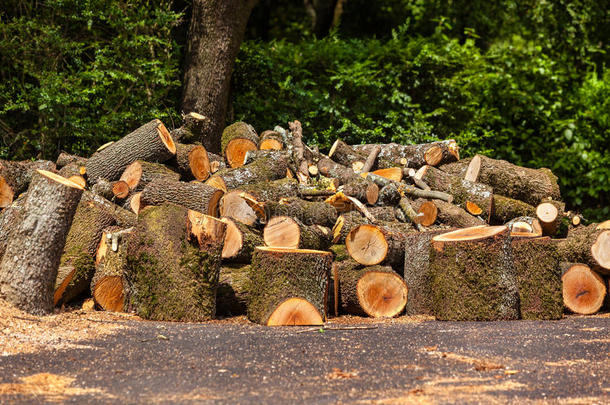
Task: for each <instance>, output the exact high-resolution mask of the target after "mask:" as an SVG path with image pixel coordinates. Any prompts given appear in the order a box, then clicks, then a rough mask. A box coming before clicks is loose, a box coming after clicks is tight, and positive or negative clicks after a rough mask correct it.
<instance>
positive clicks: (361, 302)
mask: <svg viewBox="0 0 610 405" xmlns="http://www.w3.org/2000/svg"><path fill="white" fill-rule="evenodd" d="M336 274H337V277H336V279H335V280H334V282H335V283H337V282H338V295H337V297H338V299H339V308H340V309H341V312H342V313H346V314H351V315H365V316H370V317H373V318H391V317H394V316H396V315H398V314H400V313H401V312H402V311H403V310H404V308H405V304H406V303H407V286H406V285H405V282H404V281H403V280H402V278H401V277H400V276H399V275H398V274H396V272H395V271H394V270H392V268H391V267H389V266H370V267H362V266H360V265H359V263H357V262H355V261H353V260H345V261H342V262H340V263H338V264H337V266H336Z"/></svg>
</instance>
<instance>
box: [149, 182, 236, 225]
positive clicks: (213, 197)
mask: <svg viewBox="0 0 610 405" xmlns="http://www.w3.org/2000/svg"><path fill="white" fill-rule="evenodd" d="M223 194H224V193H223V192H222V190H218V189H216V188H214V187H210V186H208V185H206V184H202V183H185V182H182V181H173V180H170V179H167V178H164V177H163V178H158V179H156V180H154V181H152V182H150V183H148V184H147V185H146V187H145V188H144V190H142V194H141V195H140V210H141V209H143V208H144V207H147V206H150V205H161V204H163V203H164V202H171V203H174V204H178V205H181V206H183V207H185V208H188V209H191V210H194V211H197V212H201V213H203V214H206V215H211V216H213V217H217V216H218V203H219V201H220V198H221V197H222V196H223Z"/></svg>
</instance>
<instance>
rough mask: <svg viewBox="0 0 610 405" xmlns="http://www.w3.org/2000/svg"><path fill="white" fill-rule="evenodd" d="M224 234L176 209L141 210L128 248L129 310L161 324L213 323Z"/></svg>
mask: <svg viewBox="0 0 610 405" xmlns="http://www.w3.org/2000/svg"><path fill="white" fill-rule="evenodd" d="M225 230H226V224H225V223H224V222H222V221H220V220H219V219H216V218H212V217H210V216H207V215H203V214H200V213H198V212H195V211H191V210H188V209H186V208H184V207H181V206H178V205H174V204H168V203H165V204H163V205H160V206H158V207H149V208H146V209H144V210H142V212H140V215H139V217H138V223H137V225H136V228H135V230H134V235H133V237H131V238H128V243H127V265H128V267H127V271H126V272H125V280H126V281H127V286H128V287H127V291H128V294H127V296H126V297H125V298H126V299H127V301H126V308H127V309H129V310H130V311H134V312H135V313H136V314H137V315H139V316H140V317H142V318H144V319H152V320H159V321H160V320H164V321H195V322H197V321H205V320H209V319H212V318H213V317H214V315H215V310H216V288H217V285H218V274H219V271H220V261H221V253H222V245H223V242H224V237H225Z"/></svg>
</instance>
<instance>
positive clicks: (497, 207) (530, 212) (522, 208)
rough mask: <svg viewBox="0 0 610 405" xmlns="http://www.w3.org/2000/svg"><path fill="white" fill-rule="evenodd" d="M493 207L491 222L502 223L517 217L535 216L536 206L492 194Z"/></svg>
mask: <svg viewBox="0 0 610 405" xmlns="http://www.w3.org/2000/svg"><path fill="white" fill-rule="evenodd" d="M493 200H494V207H493V212H492V214H491V222H492V223H494V224H504V223H506V222H508V221H510V220H511V219H514V218H517V217H535V216H536V207H534V206H531V205H529V204H528V203H525V202H523V201H519V200H515V199H512V198H509V197H504V196H501V195H497V194H494V196H493Z"/></svg>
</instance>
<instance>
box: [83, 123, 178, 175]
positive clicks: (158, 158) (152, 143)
mask: <svg viewBox="0 0 610 405" xmlns="http://www.w3.org/2000/svg"><path fill="white" fill-rule="evenodd" d="M175 153H176V145H175V144H174V141H173V139H172V137H171V135H170V134H169V132H168V131H167V129H166V128H165V125H163V123H162V122H161V121H159V120H157V119H155V120H152V121H150V122H149V123H147V124H144V125H142V126H141V127H140V128H138V129H136V130H135V131H133V132H131V133H129V134H127V135H125V136H124V137H123V138H121V139H119V140H118V141H116V142H114V143H112V144H111V145H109V146H108V147H106V148H104V149H102V150H100V151H98V152H96V153H94V154H93V156H91V157H90V158H89V159H88V160H87V166H86V167H87V180H88V181H89V183H90V184H95V183H97V182H98V181H99V179H106V180H109V181H113V180H118V179H119V177H121V174H123V171H124V170H125V169H126V168H127V166H129V165H130V164H132V163H133V162H135V161H136V160H143V161H146V162H165V161H166V160H168V159H170V158H171V157H172V156H174V154H175Z"/></svg>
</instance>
